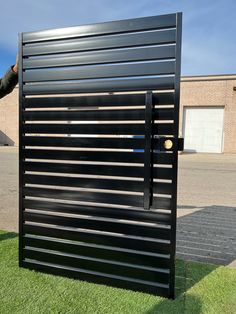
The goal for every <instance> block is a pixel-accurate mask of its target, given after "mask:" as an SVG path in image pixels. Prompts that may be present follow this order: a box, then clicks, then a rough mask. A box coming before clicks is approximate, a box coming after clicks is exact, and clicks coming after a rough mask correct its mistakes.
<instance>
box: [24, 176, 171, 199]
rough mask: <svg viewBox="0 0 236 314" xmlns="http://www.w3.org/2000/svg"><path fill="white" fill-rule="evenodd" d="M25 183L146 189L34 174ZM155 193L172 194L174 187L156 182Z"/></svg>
mask: <svg viewBox="0 0 236 314" xmlns="http://www.w3.org/2000/svg"><path fill="white" fill-rule="evenodd" d="M23 182H24V183H28V184H41V185H55V186H56V185H58V186H70V187H82V188H87V189H109V190H121V191H134V192H143V188H144V187H143V181H131V180H118V179H116V180H112V179H94V178H93V179H91V178H73V177H65V176H63V177H60V176H47V175H32V174H24V176H23ZM153 192H154V193H159V194H162V193H163V194H170V193H171V192H172V185H171V184H170V183H160V182H158V183H157V182H154V184H153Z"/></svg>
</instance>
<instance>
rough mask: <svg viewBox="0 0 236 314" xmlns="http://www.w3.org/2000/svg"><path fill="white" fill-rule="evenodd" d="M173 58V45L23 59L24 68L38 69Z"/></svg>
mask: <svg viewBox="0 0 236 314" xmlns="http://www.w3.org/2000/svg"><path fill="white" fill-rule="evenodd" d="M173 58H175V46H174V45H172V46H157V47H145V48H142V49H140V48H133V49H123V50H102V51H95V52H94V51H92V52H88V51H87V52H82V53H78V54H73V55H68V56H62V57H60V56H57V57H55V56H54V57H44V58H40V59H39V58H37V59H32V58H28V59H24V60H23V68H24V69H40V68H50V67H63V66H73V65H76V66H78V65H92V64H105V63H114V62H128V61H145V60H159V59H173Z"/></svg>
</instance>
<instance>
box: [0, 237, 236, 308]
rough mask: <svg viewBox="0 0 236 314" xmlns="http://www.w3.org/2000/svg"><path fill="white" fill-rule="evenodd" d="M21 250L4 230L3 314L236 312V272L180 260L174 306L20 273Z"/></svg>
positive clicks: (0, 251)
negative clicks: (19, 257)
mask: <svg viewBox="0 0 236 314" xmlns="http://www.w3.org/2000/svg"><path fill="white" fill-rule="evenodd" d="M17 246H18V238H17V234H15V233H10V232H4V231H0V314H8V313H9V314H16V313H17V314H18V313H24V314H34V313H43V314H48V313H66V314H67V313H76V314H77V313H102V314H106V313H109V314H113V313H122V314H126V313H127V314H132V313H135V314H138V313H146V314H151V313H158V314H161V313H166V314H171V313H174V314H183V313H187V314H199V313H204V314H205V313H206V314H208V313H209V314H210V313H214V314H218V313H219V314H234V313H236V269H231V268H228V267H223V266H222V267H218V266H215V265H209V264H199V263H192V262H183V261H178V262H177V266H176V267H177V276H178V277H177V290H176V292H177V297H176V300H174V301H172V300H167V299H164V298H160V297H155V296H152V295H148V294H145V293H140V292H133V291H127V290H122V289H115V288H111V287H106V286H103V285H97V284H91V283H87V282H82V281H78V280H72V279H67V278H63V277H58V276H52V275H47V274H42V273H37V272H34V271H30V270H27V269H19V268H18V260H17V259H18V256H17V254H18V253H17Z"/></svg>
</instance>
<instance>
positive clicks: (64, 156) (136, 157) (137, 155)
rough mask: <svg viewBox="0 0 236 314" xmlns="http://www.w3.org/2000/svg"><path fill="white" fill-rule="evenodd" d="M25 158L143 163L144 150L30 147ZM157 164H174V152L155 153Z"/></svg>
mask: <svg viewBox="0 0 236 314" xmlns="http://www.w3.org/2000/svg"><path fill="white" fill-rule="evenodd" d="M22 153H23V158H31V159H57V160H81V161H106V162H134V163H143V162H144V154H143V153H142V152H133V151H131V152H110V151H81V150H75V151H73V150H71V151H70V150H57V149H55V150H54V149H48V150H47V149H36V148H35V149H30V148H24V149H23V151H22ZM153 162H154V163H155V164H172V162H173V154H172V153H165V152H158V153H153Z"/></svg>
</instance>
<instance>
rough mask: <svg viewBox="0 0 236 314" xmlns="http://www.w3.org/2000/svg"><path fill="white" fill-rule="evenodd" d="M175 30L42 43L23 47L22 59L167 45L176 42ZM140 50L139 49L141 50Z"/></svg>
mask: <svg viewBox="0 0 236 314" xmlns="http://www.w3.org/2000/svg"><path fill="white" fill-rule="evenodd" d="M175 36H176V31H175V30H163V31H152V32H148V33H132V34H119V35H111V36H106V37H95V38H79V39H76V40H73V39H72V40H70V39H67V40H65V41H63V42H60V41H59V42H48V43H47V42H46V43H45V42H44V43H42V44H38V45H37V46H36V45H30V44H29V45H25V46H23V57H29V56H40V55H51V54H60V53H63V54H65V53H74V52H89V51H94V50H96V51H100V50H105V49H117V48H118V49H121V48H125V49H126V48H131V47H139V46H141V48H143V47H144V46H148V45H160V44H162V45H164V44H165V45H168V44H174V43H175V41H176V38H175ZM141 48H140V49H141Z"/></svg>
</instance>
